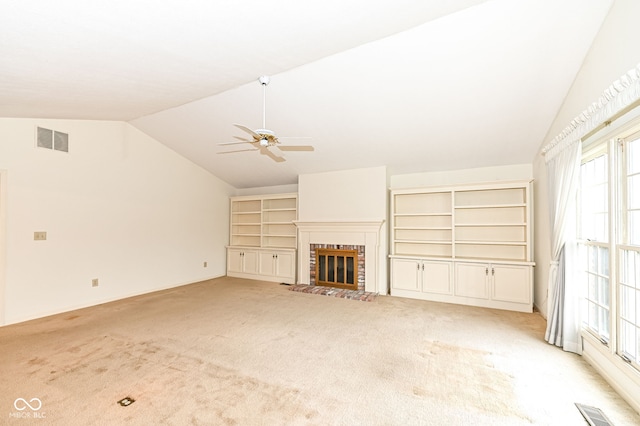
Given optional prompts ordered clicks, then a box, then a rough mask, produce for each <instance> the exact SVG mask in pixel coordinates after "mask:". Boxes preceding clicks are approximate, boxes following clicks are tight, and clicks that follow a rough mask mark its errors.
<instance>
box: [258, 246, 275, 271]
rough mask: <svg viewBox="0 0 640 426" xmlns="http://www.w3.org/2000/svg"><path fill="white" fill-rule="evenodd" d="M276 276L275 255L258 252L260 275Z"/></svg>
mask: <svg viewBox="0 0 640 426" xmlns="http://www.w3.org/2000/svg"><path fill="white" fill-rule="evenodd" d="M275 274H276V258H275V253H272V252H270V251H265V252H260V275H275Z"/></svg>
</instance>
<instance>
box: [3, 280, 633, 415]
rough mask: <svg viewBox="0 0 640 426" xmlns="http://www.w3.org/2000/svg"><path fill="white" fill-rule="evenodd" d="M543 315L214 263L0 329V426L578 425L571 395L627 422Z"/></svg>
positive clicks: (620, 404) (617, 402)
mask: <svg viewBox="0 0 640 426" xmlns="http://www.w3.org/2000/svg"><path fill="white" fill-rule="evenodd" d="M544 329H545V321H544V319H543V318H541V317H540V316H539V315H537V314H523V313H517V312H507V311H498V310H491V309H482V308H474V307H468V306H457V305H448V304H442V303H431V302H425V301H419V300H409V299H401V298H395V297H390V296H378V297H377V298H376V299H375V300H374V301H372V302H369V303H359V302H354V301H351V300H345V299H340V298H334V297H320V296H317V295H313V294H305V293H300V292H294V291H288V289H287V286H281V285H279V284H277V283H268V282H260V281H249V280H242V279H237V278H227V277H223V278H219V279H215V280H210V281H204V282H201V283H196V284H192V285H187V286H183V287H178V288H175V289H171V290H166V291H160V292H157V293H152V294H148V295H143V296H138V297H134V298H130V299H125V300H121V301H117V302H113V303H107V304H103V305H99V306H95V307H91V308H87V309H81V310H77V311H73V312H67V313H64V314H60V315H55V316H51V317H47V318H42V319H38V320H34V321H29V322H25V323H20V324H14V325H10V326H5V327H1V328H0V424H11V425H13V424H15V425H31V424H33V425H65V426H67V425H93V424H105V425H107V424H108V425H120V424H131V425H150V424H156V425H157V424H167V425H508V426H514V425H531V424H539V425H580V426H582V425H584V424H585V422H584V419H583V418H582V416H581V414H580V412H579V411H578V410H577V409H576V407H575V405H574V404H575V403H576V402H579V403H583V404H586V405H590V406H594V407H598V408H600V409H602V410H603V412H604V413H605V414H606V415H607V416H608V417H609V419H611V421H612V422H613V423H614V424H616V425H619V426H620V425H633V424H640V416H638V414H637V413H635V412H634V411H633V410H632V409H631V407H629V405H628V404H626V403H625V402H624V401H623V400H622V399H621V398H620V397H619V396H618V395H617V394H616V392H615V391H614V390H613V389H612V388H611V387H610V386H608V385H607V383H606V382H605V381H604V380H603V379H602V378H601V377H600V376H599V375H598V374H597V373H596V372H595V370H593V369H592V368H591V367H590V366H589V365H588V364H587V363H586V362H585V361H584V360H583V359H582V358H581V357H579V356H577V355H574V354H569V353H566V352H563V351H561V350H559V349H558V348H556V347H554V346H551V345H548V344H547V343H545V342H544V341H543V336H544ZM126 397H128V398H130V399H132V400H134V402H132V403H131V404H129V405H126V406H122V405H119V404H118V403H117V402H118V401H121V400H123V399H124V398H126ZM25 402H31V408H29V407H27V406H26V405H25ZM38 402H39V403H40V404H39V406H37V404H38ZM36 408H37V409H36Z"/></svg>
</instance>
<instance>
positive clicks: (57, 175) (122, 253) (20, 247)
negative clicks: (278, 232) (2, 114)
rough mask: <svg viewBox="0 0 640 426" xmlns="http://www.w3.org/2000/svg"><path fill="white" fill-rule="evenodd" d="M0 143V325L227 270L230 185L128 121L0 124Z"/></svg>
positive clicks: (1, 121) (4, 121)
mask: <svg viewBox="0 0 640 426" xmlns="http://www.w3.org/2000/svg"><path fill="white" fill-rule="evenodd" d="M36 126H42V127H46V128H50V129H54V130H59V131H62V132H66V133H69V143H70V148H69V151H70V152H69V154H65V153H61V152H57V151H51V150H46V149H42V148H37V147H36V146H35V142H34V135H35V128H36ZM0 141H1V143H0V169H3V170H6V173H4V174H3V175H2V178H3V180H4V178H5V177H6V182H4V183H5V185H4V186H2V188H3V189H4V190H5V192H6V194H3V197H4V198H0V201H1V200H3V199H5V200H6V225H7V226H6V236H5V239H4V243H5V248H6V267H5V275H4V278H5V293H4V296H5V299H4V305H3V306H4V310H5V312H4V314H5V318H4V323H5V324H9V323H14V322H19V321H23V320H27V319H31V318H36V317H41V316H45V315H48V314H53V313H59V312H63V311H67V310H71V309H75V308H78V307H84V306H90V305H95V304H98V303H102V302H105V301H110V300H115V299H120V298H123V297H127V296H131V295H136V294H141V293H146V292H151V291H155V290H159V289H163V288H168V287H173V286H178V285H182V284H187V283H191V282H196V281H200V280H203V279H207V278H212V277H217V276H221V275H224V274H225V247H224V246H225V244H226V243H227V241H228V223H229V218H228V195H229V194H230V193H231V192H232V191H233V188H231V187H230V186H228V185H227V184H226V183H224V182H222V181H221V180H219V179H218V178H216V177H214V176H212V175H211V174H210V173H208V172H206V171H205V170H204V169H202V168H200V167H198V166H196V165H194V164H193V163H191V162H189V161H187V160H186V159H184V158H183V157H181V156H179V155H178V154H176V153H175V152H173V151H171V150H170V149H168V148H166V147H165V146H163V145H161V144H160V143H158V142H157V141H155V140H153V139H151V138H150V137H148V136H146V135H145V134H143V133H141V132H140V131H138V130H137V129H135V128H134V127H132V126H130V125H129V124H126V123H122V122H97V121H74V120H36V119H0ZM2 207H5V206H0V208H2ZM0 211H2V210H0ZM34 231H46V232H47V240H46V241H34V239H33V233H34ZM0 244H1V242H0ZM0 254H1V253H0ZM205 261H206V262H208V267H207V268H205V267H204V262H205ZM1 272H2V271H0V273H1ZM93 278H98V279H99V286H98V287H95V288H94V287H92V286H91V280H92V279H93Z"/></svg>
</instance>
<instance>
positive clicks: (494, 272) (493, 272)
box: [491, 266, 496, 275]
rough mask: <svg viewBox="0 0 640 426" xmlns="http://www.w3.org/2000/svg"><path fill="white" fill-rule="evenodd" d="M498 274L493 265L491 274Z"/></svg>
mask: <svg viewBox="0 0 640 426" xmlns="http://www.w3.org/2000/svg"><path fill="white" fill-rule="evenodd" d="M495 274H496V270H495V269H493V266H492V267H491V275H495Z"/></svg>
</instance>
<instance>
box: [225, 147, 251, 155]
mask: <svg viewBox="0 0 640 426" xmlns="http://www.w3.org/2000/svg"><path fill="white" fill-rule="evenodd" d="M245 151H258V149H257V148H252V149H238V150H235V151H220V152H217V153H216V154H232V153H234V152H245Z"/></svg>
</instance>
